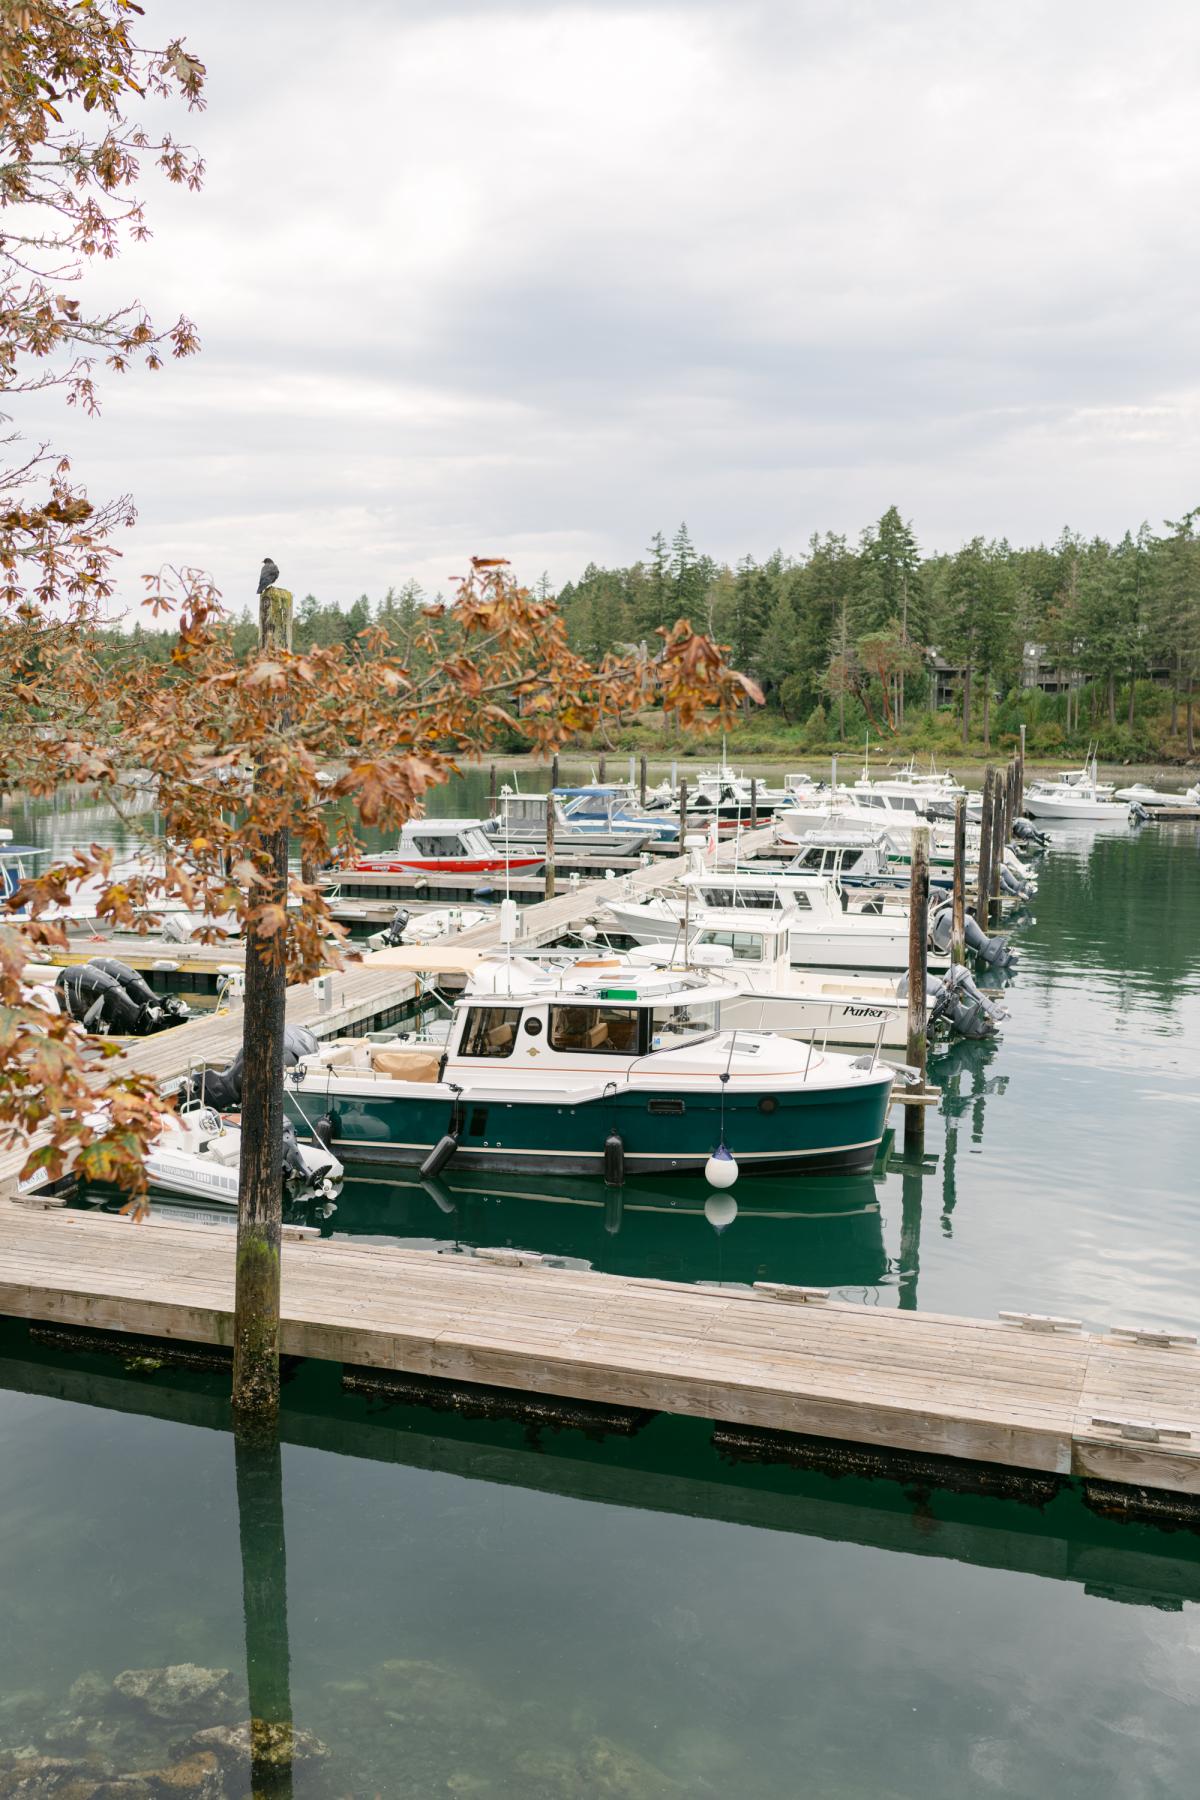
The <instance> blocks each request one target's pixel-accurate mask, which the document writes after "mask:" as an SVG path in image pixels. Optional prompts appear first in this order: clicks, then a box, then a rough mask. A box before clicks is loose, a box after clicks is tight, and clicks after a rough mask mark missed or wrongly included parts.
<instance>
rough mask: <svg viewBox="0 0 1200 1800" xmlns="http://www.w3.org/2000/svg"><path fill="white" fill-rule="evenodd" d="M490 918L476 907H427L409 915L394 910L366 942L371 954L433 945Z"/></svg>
mask: <svg viewBox="0 0 1200 1800" xmlns="http://www.w3.org/2000/svg"><path fill="white" fill-rule="evenodd" d="M492 916H493V915H492V914H491V913H490V912H487V911H485V910H484V909H483V908H482V907H477V906H439V907H430V908H429V909H428V911H426V912H419V913H410V912H409V910H408V908H407V907H406V906H398V907H397V908H396V911H395V913H394V914H393V916H392V918H391V920H390V921H389V923H388V924H387V925H385V926H384V928H383V929H382V931H374V932H372V933H371V936H370V937H369V938H368V939H367V944H368V946H369V948H370V949H372V950H388V949H393V948H396V947H398V946H399V945H401V944H413V945H417V944H436V943H438V942H440V940H441V939H442V938H446V937H455V936H457V934H458V933H459V932H460V931H473V930H474V929H475V927H476V926H477V925H486V924H487V922H488V920H489V919H490V918H491V917H492Z"/></svg>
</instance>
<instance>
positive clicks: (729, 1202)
mask: <svg viewBox="0 0 1200 1800" xmlns="http://www.w3.org/2000/svg"><path fill="white" fill-rule="evenodd" d="M737 1212H738V1203H737V1201H736V1200H735V1199H734V1197H733V1195H732V1194H710V1195H709V1196H708V1199H707V1200H706V1201H705V1202H704V1216H705V1218H706V1219H707V1220H708V1222H709V1224H710V1225H711V1226H712V1228H713V1230H714V1231H715V1232H716V1233H717V1236H718V1237H719V1236H720V1235H721V1233H722V1232H723V1231H724V1230H725V1228H726V1226H727V1225H732V1224H733V1221H734V1220H735V1219H736V1218H737Z"/></svg>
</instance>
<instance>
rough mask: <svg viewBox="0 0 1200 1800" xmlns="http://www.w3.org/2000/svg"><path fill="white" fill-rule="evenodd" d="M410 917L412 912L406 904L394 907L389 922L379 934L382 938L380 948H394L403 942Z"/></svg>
mask: <svg viewBox="0 0 1200 1800" xmlns="http://www.w3.org/2000/svg"><path fill="white" fill-rule="evenodd" d="M411 917H412V914H411V913H410V912H409V910H408V908H407V906H398V907H397V908H396V910H395V912H394V913H393V914H392V922H391V924H390V925H389V926H388V927H387V929H386V931H382V932H380V934H379V935H380V936H381V937H382V939H383V945H382V948H384V949H390V950H395V949H396V948H398V946H399V945H401V944H402V943H403V942H404V933H405V931H406V929H407V927H408V921H409V920H410V919H411Z"/></svg>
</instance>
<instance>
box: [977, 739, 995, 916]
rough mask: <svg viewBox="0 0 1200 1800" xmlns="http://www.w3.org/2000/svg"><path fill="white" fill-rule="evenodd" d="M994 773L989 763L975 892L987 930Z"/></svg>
mask: <svg viewBox="0 0 1200 1800" xmlns="http://www.w3.org/2000/svg"><path fill="white" fill-rule="evenodd" d="M993 785H994V771H993V769H992V766H991V764H990V763H989V764H988V766H987V768H986V769H985V770H984V773H983V808H982V811H981V812H980V815H979V885H978V887H977V889H976V892H975V917H976V918H977V919H978V920H979V923H980V925H981V926H982V927H983V929H984V930H985V931H986V930H987V916H988V900H989V896H990V894H991V891H992V866H991V853H992V788H993Z"/></svg>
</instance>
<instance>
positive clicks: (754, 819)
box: [750, 775, 758, 831]
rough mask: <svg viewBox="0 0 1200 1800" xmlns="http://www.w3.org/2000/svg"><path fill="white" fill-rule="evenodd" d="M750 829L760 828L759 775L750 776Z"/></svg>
mask: <svg viewBox="0 0 1200 1800" xmlns="http://www.w3.org/2000/svg"><path fill="white" fill-rule="evenodd" d="M750 829H751V831H757V829H758V776H757V775H752V776H751V777H750Z"/></svg>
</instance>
